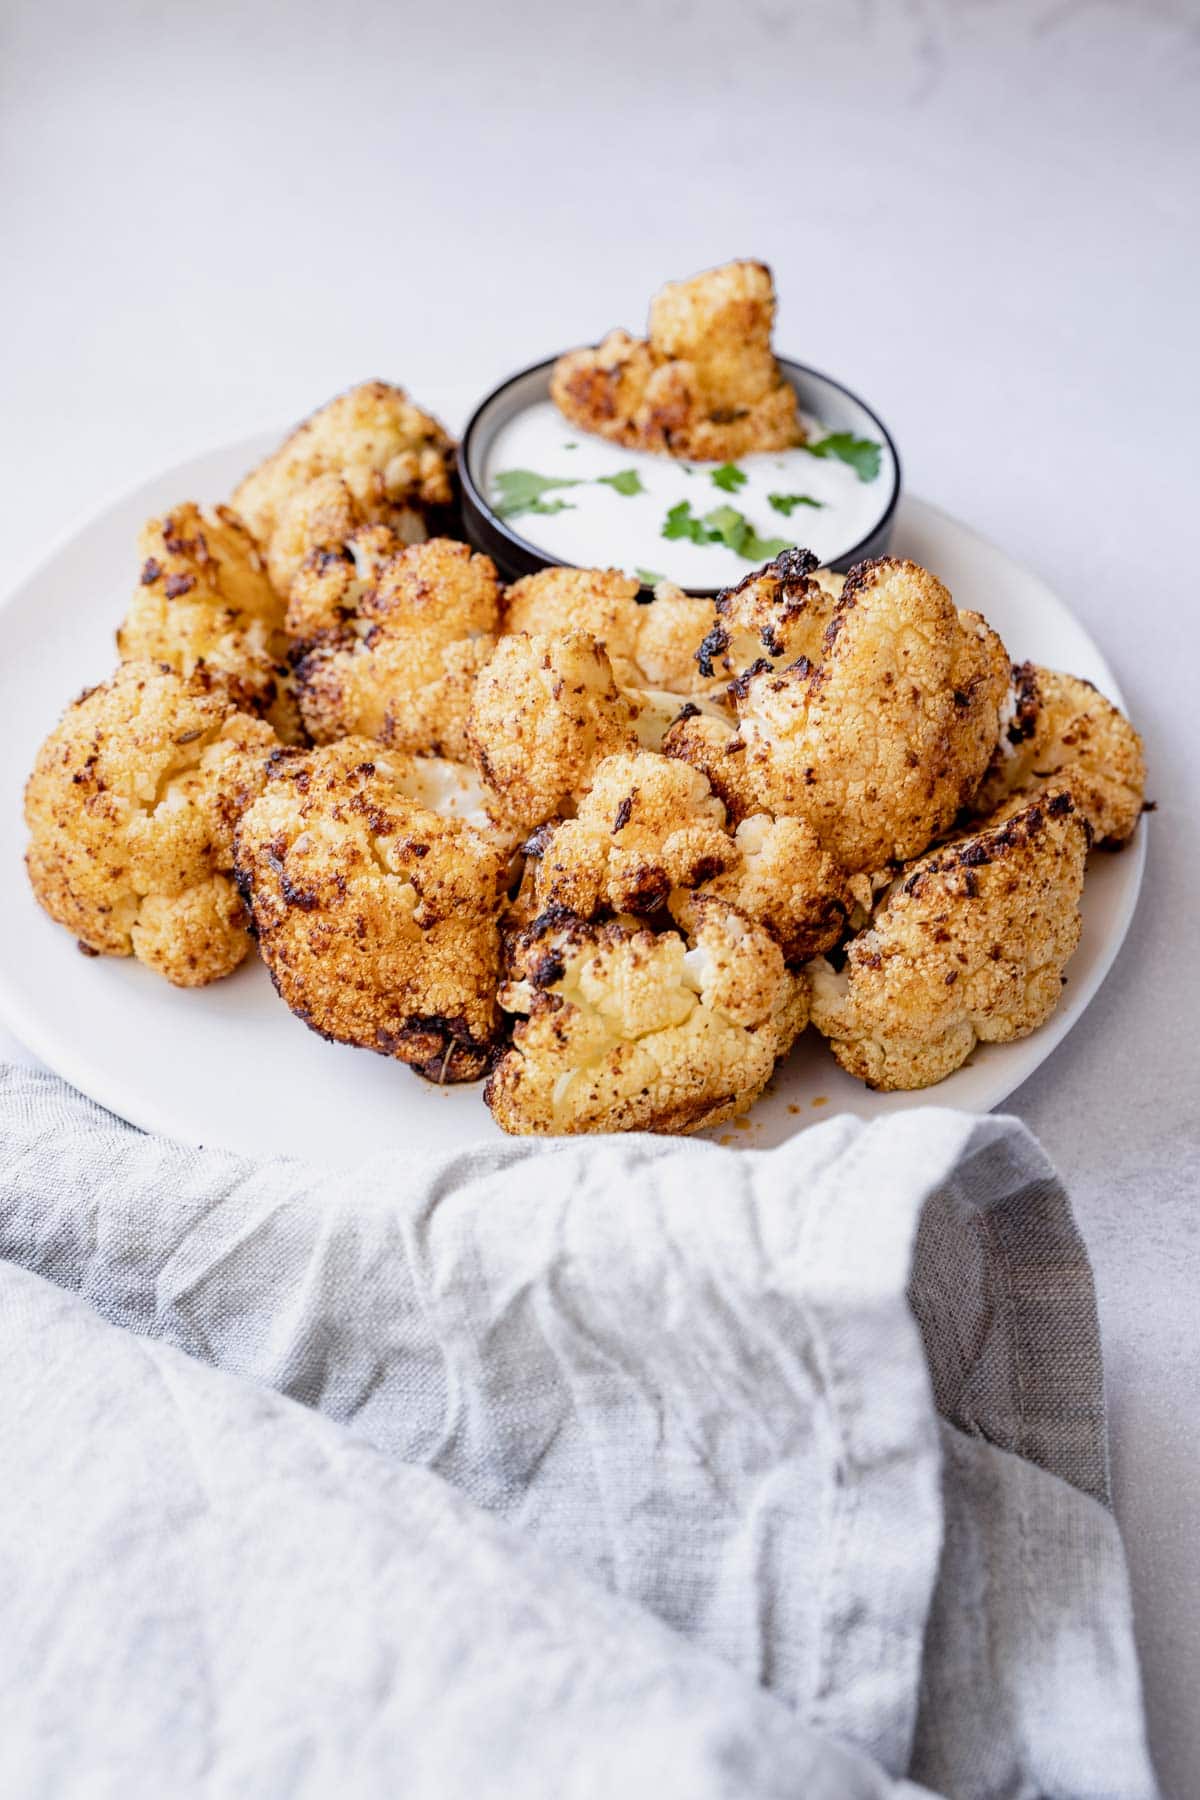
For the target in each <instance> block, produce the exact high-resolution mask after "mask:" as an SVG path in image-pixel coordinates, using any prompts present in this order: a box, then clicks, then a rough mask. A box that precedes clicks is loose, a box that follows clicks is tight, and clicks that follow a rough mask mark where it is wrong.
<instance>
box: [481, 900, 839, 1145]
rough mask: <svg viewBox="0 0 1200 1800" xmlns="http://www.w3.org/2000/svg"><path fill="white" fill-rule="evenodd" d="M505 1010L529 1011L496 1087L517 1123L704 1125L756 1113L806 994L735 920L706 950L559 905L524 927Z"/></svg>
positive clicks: (715, 926)
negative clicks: (590, 920)
mask: <svg viewBox="0 0 1200 1800" xmlns="http://www.w3.org/2000/svg"><path fill="white" fill-rule="evenodd" d="M500 1000H501V1005H502V1006H504V1008H505V1009H506V1010H507V1011H509V1012H513V1013H518V1014H523V1015H526V1016H524V1017H522V1018H521V1019H520V1020H519V1022H518V1023H517V1024H516V1025H515V1026H514V1028H513V1034H512V1045H511V1048H509V1049H508V1050H507V1051H506V1052H505V1053H504V1055H503V1056H502V1057H501V1058H500V1060H499V1062H498V1063H497V1064H496V1067H495V1068H494V1069H493V1071H492V1073H491V1075H490V1076H489V1077H488V1081H487V1084H486V1086H485V1088H484V1099H485V1100H486V1101H487V1103H488V1105H489V1107H490V1108H491V1110H492V1115H493V1117H494V1118H495V1119H496V1122H497V1124H499V1125H500V1126H501V1127H502V1128H503V1129H504V1130H505V1131H508V1132H512V1133H516V1134H518V1135H523V1134H530V1133H551V1134H556V1135H557V1134H568V1135H570V1134H575V1133H579V1132H588V1131H658V1132H692V1131H701V1130H704V1129H705V1128H707V1127H709V1126H712V1125H718V1124H720V1123H722V1122H723V1121H724V1120H726V1119H729V1118H732V1117H733V1116H734V1115H735V1114H736V1113H740V1112H745V1111H746V1109H747V1108H748V1107H749V1106H750V1105H751V1104H752V1103H753V1101H754V1100H755V1099H756V1098H757V1096H758V1095H759V1094H760V1093H761V1092H762V1089H763V1088H764V1087H765V1085H766V1083H767V1081H768V1080H769V1079H770V1076H771V1072H772V1070H773V1069H774V1067H775V1062H776V1058H777V1057H778V1056H779V1055H781V1054H782V1053H783V1052H784V1051H785V1050H786V1049H787V1048H789V1047H790V1045H791V1042H792V1040H793V1039H794V1037H795V1036H796V1034H797V1032H798V1031H799V1030H801V1029H802V1028H803V1024H804V1022H805V1018H806V1014H807V989H806V985H805V982H804V979H803V977H799V978H797V977H794V976H790V975H789V974H788V973H787V971H786V970H785V969H784V967H783V959H782V957H781V955H780V953H779V948H778V946H777V945H776V944H775V943H774V942H773V940H772V939H771V938H769V937H768V936H767V935H766V933H765V932H761V931H756V930H755V929H754V928H753V927H752V926H750V925H748V924H747V923H746V922H745V921H744V920H742V919H740V918H737V917H736V916H734V915H728V914H727V915H722V916H719V917H714V918H713V919H711V920H709V919H704V920H703V921H701V922H700V924H699V926H698V929H697V932H696V937H695V942H694V946H693V948H692V949H691V950H688V948H687V946H686V945H685V942H684V939H683V938H682V937H681V936H680V935H679V934H678V933H677V932H673V931H665V932H658V933H656V932H653V931H650V930H647V929H644V928H639V927H637V926H636V925H635V924H634V923H632V922H628V921H625V920H620V919H613V920H610V921H609V922H608V923H607V924H603V925H595V924H587V923H585V922H584V921H583V920H581V919H579V918H577V917H576V916H575V915H574V914H571V913H569V912H565V911H561V910H559V909H553V910H552V911H550V912H549V913H546V914H544V915H543V916H542V917H541V918H539V919H537V920H535V921H534V923H533V924H532V925H531V926H529V928H528V929H527V930H526V931H524V932H523V933H521V934H520V935H519V937H518V939H517V941H516V944H515V946H514V950H513V956H512V978H511V979H510V980H509V981H508V982H507V984H506V985H505V986H504V987H503V988H502V989H501V993H500Z"/></svg>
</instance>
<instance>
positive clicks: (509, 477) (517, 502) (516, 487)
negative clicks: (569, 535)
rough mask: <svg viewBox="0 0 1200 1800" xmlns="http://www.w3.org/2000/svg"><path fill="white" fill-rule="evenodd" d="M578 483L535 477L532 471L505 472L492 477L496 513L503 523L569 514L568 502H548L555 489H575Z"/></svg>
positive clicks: (515, 470)
mask: <svg viewBox="0 0 1200 1800" xmlns="http://www.w3.org/2000/svg"><path fill="white" fill-rule="evenodd" d="M578 486H579V482H578V481H572V480H568V479H564V478H563V477H562V476H561V475H535V474H534V472H533V470H532V469H504V470H502V471H501V473H500V474H499V475H497V476H496V477H495V488H496V511H497V512H498V513H499V515H500V517H501V518H502V519H515V518H517V517H519V516H520V514H521V513H557V512H567V511H569V510H570V507H571V502H570V501H569V500H547V499H546V495H547V494H548V493H550V492H551V491H552V489H554V488H570V487H578Z"/></svg>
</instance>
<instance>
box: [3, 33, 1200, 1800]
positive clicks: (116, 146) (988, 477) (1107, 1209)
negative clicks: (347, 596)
mask: <svg viewBox="0 0 1200 1800" xmlns="http://www.w3.org/2000/svg"><path fill="white" fill-rule="evenodd" d="M518 18H519V21H520V22H519V24H518V23H515V21H516V20H517V19H518ZM1198 112H1200V9H1198V8H1197V6H1196V5H1195V4H1190V3H1189V0H1157V3H1156V4H1149V3H1147V0H1142V3H1141V4H1138V5H1134V4H1133V3H1132V0H1131V3H1130V4H1127V5H1121V4H1114V3H1111V0H1110V3H1103V0H1097V3H1094V4H1082V3H1079V0H1075V3H1072V0H1040V3H1037V4H1034V3H1033V0H1019V3H1016V4H1008V5H995V4H988V3H986V0H969V3H964V4H960V5H953V4H950V0H907V4H900V3H897V4H894V5H890V6H888V5H884V4H883V3H882V0H858V3H857V4H855V3H852V0H828V3H827V4H801V5H791V6H790V5H788V4H787V0H758V3H757V4H754V5H751V6H745V7H739V6H735V5H732V4H730V3H729V0H725V3H724V4H716V3H710V0H658V3H656V4H648V5H640V6H635V5H634V4H632V3H628V0H609V3H608V4H606V5H605V6H603V7H599V6H596V7H588V8H576V7H573V6H571V5H569V4H567V3H565V0H564V3H563V4H560V5H557V6H555V5H551V4H547V3H546V0H525V4H524V5H523V6H522V7H521V8H519V9H516V8H509V7H504V6H500V5H495V4H482V3H481V4H478V5H474V6H458V7H455V6H452V5H447V6H441V7H429V6H420V7H418V6H406V5H402V4H400V5H392V6H386V5H382V4H366V3H365V0H342V3H341V4H339V5H337V6H329V5H326V4H318V3H317V0H302V3H301V4H293V5H291V6H286V5H283V4H278V5H276V4H272V5H259V6H246V5H244V4H233V0H206V3H205V4H204V5H198V4H197V5H189V4H184V3H183V0H180V3H179V4H163V3H162V0H159V3H157V4H155V3H154V0H142V3H141V4H138V3H137V0H110V4H109V5H107V6H105V7H93V6H90V5H86V4H84V0H73V3H72V0H53V3H48V4H46V3H43V4H37V3H35V0H24V3H21V4H17V5H16V7H15V8H14V6H12V5H10V6H9V7H7V8H6V9H5V40H4V41H3V42H0V119H2V121H3V124H2V136H0V157H2V158H3V165H2V168H0V246H2V251H0V255H2V256H3V262H4V265H5V270H6V279H5V281H4V283H3V284H0V369H2V371H3V374H2V377H0V379H2V381H3V393H2V397H0V469H2V471H3V474H2V485H0V492H2V493H3V496H4V505H3V509H2V512H3V519H4V530H3V533H2V534H0V588H6V587H7V586H9V585H10V584H11V582H12V581H13V580H15V579H16V577H17V576H18V575H19V574H20V573H22V572H23V571H24V569H25V568H27V567H28V566H30V565H31V564H32V563H34V562H35V561H37V560H38V559H39V557H40V555H41V554H43V553H44V551H45V550H46V548H48V547H49V545H50V544H51V543H52V541H53V540H54V539H55V538H57V537H58V536H59V535H60V534H61V533H62V532H63V530H64V528H65V527H66V526H68V525H70V524H73V523H75V522H77V521H78V520H79V519H80V518H81V517H83V516H85V515H87V514H88V513H90V512H91V511H93V510H95V509H96V508H97V507H98V506H99V505H100V504H101V503H102V502H103V501H104V500H105V499H106V498H107V497H109V496H110V495H111V494H113V493H114V492H116V491H119V490H120V489H121V488H122V487H125V486H128V485H130V484H132V483H133V482H134V481H136V480H137V479H138V478H140V477H141V476H143V475H144V474H147V473H149V472H151V471H153V470H154V469H155V468H157V467H161V466H163V465H164V464H166V463H169V462H170V461H172V460H174V459H176V458H179V457H182V456H184V455H187V454H189V453H190V452H192V451H194V450H196V449H199V448H202V447H204V446H205V445H208V444H211V443H217V442H220V441H222V440H225V439H229V438H233V437H237V436H239V435H241V434H243V433H247V432H250V431H253V430H255V429H258V428H260V427H263V426H267V425H272V424H274V423H276V422H279V423H284V422H286V421H288V420H290V419H291V418H293V417H295V416H297V415H299V414H300V413H302V412H304V411H306V410H308V409H309V408H310V407H311V406H312V405H314V404H316V403H318V402H320V401H321V400H323V399H324V398H326V397H327V395H329V394H330V393H332V392H333V391H335V390H336V389H338V388H340V387H342V386H345V385H347V384H348V383H349V382H351V381H353V380H356V379H359V378H362V377H364V376H370V375H376V374H378V375H384V376H389V377H393V378H395V379H398V380H401V381H403V382H406V383H407V384H409V385H410V386H411V387H412V388H413V389H414V391H415V393H416V395H417V397H418V398H419V399H420V400H422V401H424V402H426V403H427V404H429V405H430V406H432V407H433V408H434V409H435V410H437V411H439V412H441V413H442V414H443V415H444V416H445V417H446V419H447V421H448V422H449V423H451V424H452V425H459V424H461V423H462V421H463V419H464V417H465V414H466V412H467V410H468V409H469V405H470V402H471V400H472V397H473V396H476V395H478V394H479V393H480V392H481V391H483V390H484V389H485V388H486V387H488V386H489V385H491V384H492V383H493V382H494V381H495V380H496V379H498V378H499V377H500V376H501V375H503V374H505V373H506V372H508V371H509V370H510V369H513V368H517V367H520V366H521V365H523V364H525V363H527V362H530V361H532V360H534V359H535V358H537V357H540V356H542V355H544V354H547V353H548V351H550V350H552V349H555V348H557V347H560V346H563V345H565V344H567V343H569V342H579V341H583V340H586V339H589V338H591V337H593V336H595V335H596V334H598V333H599V332H600V331H602V330H603V329H604V328H606V327H607V326H609V325H612V324H615V323H618V322H622V323H625V324H627V325H630V326H637V325H638V324H639V323H640V320H641V316H642V312H643V307H644V301H645V298H646V297H647V296H648V294H649V292H650V291H651V289H652V288H653V287H654V286H655V285H656V284H657V283H658V282H659V280H660V279H662V278H664V277H666V276H670V275H679V274H685V273H689V272H691V271H693V270H695V269H697V268H701V267H704V266H706V265H708V264H711V263H713V262H716V261H721V260H724V259H725V258H727V257H729V256H732V255H755V256H760V257H763V258H765V259H767V260H768V261H770V262H771V263H772V265H773V266H774V269H775V272H776V277H777V281H778V285H779V288H780V290H781V294H782V305H781V309H780V324H779V331H778V341H779V344H780V346H781V348H783V349H785V350H786V351H787V352H788V353H790V354H792V355H794V356H797V357H799V358H801V359H802V360H805V361H808V362H811V363H814V364H815V365H816V366H818V367H820V368H825V369H828V370H830V371H831V372H833V373H836V374H838V375H840V376H842V377H843V378H844V379H845V380H846V381H847V382H848V383H849V384H850V385H851V386H852V387H854V388H857V389H859V390H860V391H862V392H863V393H864V394H865V395H866V396H868V397H869V398H870V399H871V400H872V401H873V403H874V404H875V405H876V406H877V407H878V408H879V410H880V411H881V412H882V414H883V416H884V417H885V418H886V419H887V420H888V422H889V423H890V425H891V427H892V429H893V431H894V433H895V435H896V437H897V439H898V442H899V444H900V448H901V455H902V458H903V461H904V467H905V475H906V479H907V482H908V484H909V486H910V488H911V489H912V490H913V491H914V492H916V493H920V494H922V495H925V496H927V497H928V498H930V499H932V500H935V501H937V502H939V503H940V504H941V505H943V506H944V507H946V508H947V509H948V510H949V511H951V512H953V513H956V514H958V515H959V516H960V517H962V518H963V519H965V520H967V521H969V522H970V523H971V524H973V525H975V526H976V527H978V528H979V529H980V530H982V531H984V532H985V533H987V534H988V535H990V536H992V537H994V538H996V539H998V540H999V541H1000V542H1002V543H1003V544H1005V545H1006V546H1007V547H1008V548H1009V549H1010V550H1011V551H1012V553H1013V554H1014V555H1016V556H1017V557H1019V558H1021V559H1023V560H1024V561H1026V562H1028V563H1029V564H1031V565H1032V566H1033V567H1035V568H1036V569H1038V570H1039V571H1040V573H1041V574H1043V575H1044V576H1046V577H1047V578H1048V579H1049V580H1050V581H1051V582H1052V583H1054V584H1055V585H1056V586H1057V587H1058V589H1059V591H1060V592H1061V593H1062V594H1063V595H1064V596H1065V597H1067V598H1068V599H1069V600H1070V602H1071V603H1072V604H1073V605H1074V606H1075V607H1076V608H1077V609H1078V610H1079V611H1080V613H1081V614H1082V615H1083V616H1084V618H1085V619H1086V620H1087V622H1088V624H1089V626H1090V627H1091V629H1092V630H1093V631H1094V633H1095V634H1096V636H1097V637H1098V638H1099V640H1100V642H1101V644H1102V645H1103V647H1104V649H1105V650H1106V652H1107V654H1108V655H1109V657H1110V658H1111V659H1112V660H1113V662H1114V663H1115V665H1116V667H1117V668H1118V669H1119V671H1120V677H1121V680H1122V683H1123V684H1124V687H1125V692H1126V694H1127V696H1128V698H1129V700H1130V703H1131V705H1132V707H1133V709H1134V711H1135V714H1136V717H1137V720H1138V723H1139V724H1140V725H1141V727H1142V729H1143V731H1144V733H1145V737H1146V741H1147V748H1148V753H1149V758H1150V766H1151V771H1152V777H1151V792H1152V793H1153V795H1154V797H1155V798H1156V800H1157V801H1158V807H1159V809H1158V812H1157V814H1156V815H1155V816H1154V817H1153V818H1152V819H1151V820H1150V821H1149V829H1150V832H1151V839H1152V842H1151V857H1150V867H1149V873H1148V878H1147V885H1146V889H1145V892H1144V898H1143V903H1142V905H1141V908H1140V912H1139V915H1138V918H1137V919H1136V921H1135V923H1134V926H1133V930H1132V932H1131V935H1130V938H1129V941H1128V943H1127V945H1126V948H1125V950H1124V952H1123V954H1122V956H1121V958H1120V960H1119V962H1118V965H1117V967H1116V969H1115V970H1114V972H1113V974H1112V975H1111V976H1110V978H1109V980H1108V983H1107V985H1106V986H1105V988H1104V990H1103V992H1102V994H1101V995H1100V997H1099V999H1098V1000H1097V1001H1096V1003H1095V1004H1094V1005H1093V1007H1092V1008H1091V1011H1090V1012H1089V1014H1088V1016H1087V1018H1086V1020H1085V1021H1084V1022H1083V1024H1082V1026H1081V1027H1080V1028H1079V1029H1078V1030H1076V1031H1075V1032H1074V1033H1073V1035H1072V1036H1071V1037H1070V1038H1069V1039H1068V1041H1067V1042H1066V1044H1065V1045H1064V1046H1063V1047H1062V1048H1061V1049H1060V1050H1059V1051H1058V1052H1057V1054H1056V1055H1055V1056H1054V1057H1053V1058H1052V1059H1051V1060H1050V1062H1049V1063H1048V1064H1047V1065H1045V1066H1044V1067H1043V1068H1042V1069H1041V1070H1040V1071H1039V1072H1038V1074H1037V1075H1036V1076H1035V1077H1034V1078H1033V1079H1032V1080H1031V1081H1029V1082H1028V1083H1027V1084H1026V1085H1025V1086H1024V1087H1023V1088H1022V1089H1020V1090H1019V1092H1018V1093H1017V1095H1016V1096H1015V1098H1014V1101H1013V1103H1012V1104H1013V1109H1014V1110H1015V1111H1016V1112H1018V1113H1019V1114H1020V1115H1021V1116H1022V1117H1023V1118H1025V1119H1026V1120H1028V1122H1029V1124H1030V1125H1031V1126H1032V1127H1033V1128H1034V1129H1035V1130H1036V1131H1037V1132H1038V1133H1039V1134H1040V1136H1041V1138H1042V1140H1043V1141H1044V1143H1045V1144H1046V1145H1047V1147H1048V1149H1049V1151H1050V1152H1051V1154H1052V1155H1053V1156H1054V1158H1055V1159H1056V1161H1057V1163H1058V1165H1059V1167H1060V1168H1061V1169H1062V1171H1063V1172H1064V1174H1065V1176H1066V1177H1067V1179H1068V1181H1069V1183H1070V1186H1071V1189H1072V1192H1073V1195H1074V1199H1075V1205H1076V1209H1077V1212H1078V1215H1079V1218H1080V1220H1081V1223H1082V1226H1083V1229H1084V1231H1085V1233H1086V1236H1087V1240H1088V1243H1089V1246H1090V1248H1091V1252H1092V1256H1093V1259H1094V1263H1095V1268H1096V1279H1097V1285H1098V1292H1099V1303H1100V1312H1101V1318H1102V1324H1103V1330H1104V1337H1105V1344H1106V1353H1107V1364H1108V1372H1109V1396H1110V1406H1111V1419H1112V1439H1113V1463H1114V1478H1115V1487H1116V1496H1117V1508H1118V1512H1119V1515H1120V1518H1121V1520H1122V1523H1123V1525H1124V1528H1125V1533H1126V1541H1127V1545H1128V1551H1129V1558H1130V1563H1131V1567H1132V1574H1133V1588H1134V1600H1135V1610H1136V1616H1137V1630H1138V1638H1139V1642H1140V1645H1141V1650H1142V1656H1143V1667H1144V1674H1145V1683H1146V1692H1147V1702H1148V1710H1149V1719H1150V1731H1151V1741H1152V1746H1153V1749H1154V1752H1155V1755H1156V1758H1157V1761H1158V1765H1159V1768H1160V1771H1161V1774H1162V1778H1163V1783H1164V1788H1165V1790H1166V1791H1167V1792H1168V1793H1169V1794H1171V1795H1173V1796H1178V1797H1181V1800H1182V1797H1183V1796H1191V1795H1194V1794H1196V1793H1200V1705H1197V1702H1196V1697H1197V1694H1198V1693H1200V1529H1198V1515H1200V1507H1198V1505H1197V1494H1198V1492H1200V1330H1198V1328H1197V1306H1196V1299H1195V1297H1196V1293H1197V1289H1198V1287H1200V1223H1198V1214H1200V1155H1198V1127H1197V1118H1198V1114H1200V1097H1198V1092H1197V1063H1198V1058H1197V1052H1196V1041H1197V1013H1198V1010H1200V979H1198V975H1197V969H1198V961H1200V950H1198V949H1197V947H1196V944H1195V934H1194V932H1193V931H1192V930H1190V929H1189V927H1191V926H1192V922H1193V919H1194V916H1195V898H1194V897H1195V895H1196V893H1197V891H1200V855H1198V850H1197V833H1196V829H1195V818H1196V814H1197V809H1198V802H1200V792H1198V783H1197V777H1196V768H1195V762H1196V731H1195V728H1194V723H1193V722H1194V719H1195V715H1196V705H1197V702H1196V698H1195V694H1196V675H1195V668H1196V663H1197V658H1198V657H1200V631H1198V628H1197V623H1196V608H1197V604H1198V595H1197V582H1196V577H1195V574H1194V561H1193V558H1192V557H1191V555H1190V554H1189V549H1190V546H1189V547H1187V548H1185V537H1184V522H1185V520H1189V519H1190V520H1192V521H1194V520H1195V518H1196V512H1197V499H1196V487H1197V475H1198V473H1200V458H1198V456H1197V417H1198V414H1200V354H1198V352H1197V347H1196V332H1197V316H1198V315H1197V298H1196V296H1197V291H1198V290H1200V251H1198V248H1197V246H1198V244H1200V233H1198V230H1197V226H1198V220H1197V204H1196V203H1197V195H1198V194H1200V158H1198V156H1197V146H1198V134H1197V117H1198ZM81 599H83V600H86V596H81ZM1014 648H1016V649H1018V650H1019V646H1015V647H1014ZM5 1051H7V1052H9V1053H16V1046H14V1045H12V1044H11V1042H3V1041H0V1053H3V1052H5Z"/></svg>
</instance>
